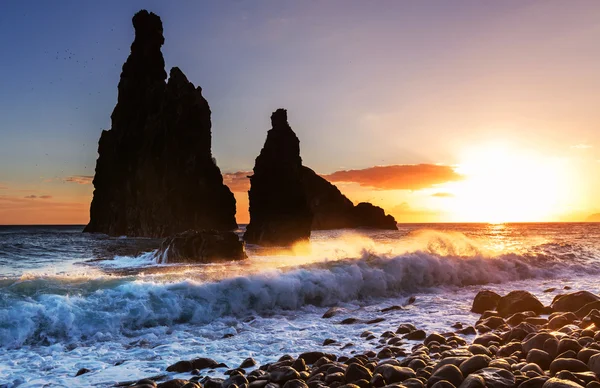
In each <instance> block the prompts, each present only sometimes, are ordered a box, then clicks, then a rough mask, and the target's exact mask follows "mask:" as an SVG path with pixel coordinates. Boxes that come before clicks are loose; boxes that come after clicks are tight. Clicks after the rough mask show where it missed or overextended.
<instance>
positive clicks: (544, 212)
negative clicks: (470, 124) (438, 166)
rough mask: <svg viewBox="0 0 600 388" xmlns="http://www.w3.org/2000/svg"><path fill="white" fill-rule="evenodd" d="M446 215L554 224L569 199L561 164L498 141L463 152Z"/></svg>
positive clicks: (474, 218)
mask: <svg viewBox="0 0 600 388" xmlns="http://www.w3.org/2000/svg"><path fill="white" fill-rule="evenodd" d="M456 171H457V172H458V173H460V174H462V175H463V176H464V177H465V179H464V180H463V181H461V182H457V183H456V184H455V185H454V187H453V188H452V191H453V194H454V195H455V200H454V201H453V203H452V204H451V205H450V206H451V210H450V213H451V214H452V217H453V218H454V219H455V220H456V221H463V222H489V223H502V222H538V221H540V222H541V221H555V220H556V219H557V217H558V215H559V213H560V211H561V209H562V207H563V205H564V204H565V203H568V199H569V198H568V197H569V187H570V185H569V179H568V175H567V166H566V161H565V160H562V159H560V158H553V157H545V156H542V155H540V154H537V153H534V152H531V151H526V150H519V149H517V148H514V147H511V146H509V145H507V144H503V143H499V142H497V143H492V144H486V145H480V146H478V147H474V148H472V149H469V150H467V151H465V152H464V155H463V158H462V162H461V163H460V164H459V165H458V166H457V168H456Z"/></svg>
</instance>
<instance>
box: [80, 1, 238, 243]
mask: <svg viewBox="0 0 600 388" xmlns="http://www.w3.org/2000/svg"><path fill="white" fill-rule="evenodd" d="M133 27H134V29H135V39H134V41H133V43H132V45H131V53H130V55H129V57H128V58H127V61H126V62H125V64H124V65H123V69H122V72H121V79H120V81H119V93H118V101H117V105H116V106H115V109H114V110H113V113H112V116H111V119H112V125H111V128H110V129H109V130H105V131H102V135H101V136H100V141H99V144H98V160H97V162H96V174H95V176H94V180H93V184H94V197H93V200H92V204H91V207H90V222H89V224H88V225H87V226H86V227H85V230H84V231H85V232H92V233H96V232H97V233H105V234H108V235H112V236H122V235H126V236H137V237H165V236H169V235H173V234H175V233H179V232H183V231H186V230H188V229H217V230H222V231H229V230H234V229H236V228H237V224H236V221H235V211H236V209H235V198H234V196H233V194H232V193H231V191H230V190H229V188H228V187H227V186H225V185H224V184H223V177H222V175H221V171H220V170H219V168H218V167H217V165H216V163H215V160H214V158H213V157H212V152H211V136H212V135H211V117H210V116H211V112H210V107H209V106H208V103H207V101H206V100H205V99H204V97H203V96H202V89H201V88H200V87H195V86H194V85H193V84H192V83H191V82H189V81H188V79H187V78H186V77H185V75H184V74H183V72H182V71H181V70H179V69H178V68H176V67H174V68H172V69H171V71H170V77H169V79H168V82H165V80H166V78H167V73H166V71H165V61H164V59H163V56H162V53H161V46H162V45H163V43H164V37H163V26H162V22H161V20H160V18H159V17H158V16H157V15H155V14H153V13H149V12H148V11H145V10H143V11H140V12H138V13H136V14H135V16H134V17H133Z"/></svg>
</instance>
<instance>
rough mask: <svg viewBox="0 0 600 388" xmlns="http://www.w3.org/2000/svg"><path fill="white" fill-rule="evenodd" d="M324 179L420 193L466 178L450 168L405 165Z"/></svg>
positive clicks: (330, 176) (369, 168) (347, 173)
mask: <svg viewBox="0 0 600 388" xmlns="http://www.w3.org/2000/svg"><path fill="white" fill-rule="evenodd" d="M323 178H325V179H327V180H328V181H330V182H334V183H335V182H347V183H358V184H359V185H361V186H364V187H371V188H374V189H379V190H420V189H425V188H429V187H432V186H435V185H438V184H441V183H446V182H452V181H458V180H461V179H463V177H462V175H460V174H458V173H457V172H456V171H454V169H453V168H452V167H451V166H445V165H438V164H402V165H392V166H375V167H368V168H364V169H362V170H343V171H336V172H334V173H332V174H329V175H323Z"/></svg>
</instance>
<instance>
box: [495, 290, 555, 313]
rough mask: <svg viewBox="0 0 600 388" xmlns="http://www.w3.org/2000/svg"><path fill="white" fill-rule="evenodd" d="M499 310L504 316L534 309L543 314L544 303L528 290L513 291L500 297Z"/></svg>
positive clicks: (535, 311)
mask: <svg viewBox="0 0 600 388" xmlns="http://www.w3.org/2000/svg"><path fill="white" fill-rule="evenodd" d="M497 310H498V313H499V314H500V315H501V316H503V317H508V316H509V315H512V314H514V313H519V312H523V311H533V312H534V313H536V314H541V313H542V312H543V310H544V305H543V304H542V302H540V301H539V300H538V299H537V298H536V297H535V296H533V295H532V294H531V293H530V292H528V291H511V292H509V293H508V294H506V295H504V296H503V297H501V298H500V300H499V301H498V308H497Z"/></svg>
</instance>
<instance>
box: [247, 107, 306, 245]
mask: <svg viewBox="0 0 600 388" xmlns="http://www.w3.org/2000/svg"><path fill="white" fill-rule="evenodd" d="M271 124H272V129H270V130H269V131H268V133H267V140H266V141H265V145H264V147H263V149H262V150H261V151H260V155H259V156H258V157H257V158H256V162H255V165H254V174H253V175H252V176H251V177H250V190H249V191H248V196H249V201H250V223H249V224H248V226H247V228H246V233H244V240H245V241H247V242H249V243H251V244H259V245H266V246H287V245H292V244H293V243H295V242H298V241H306V240H308V238H309V237H310V230H311V224H312V218H313V217H312V212H311V211H310V208H309V206H308V201H307V198H306V193H305V191H304V185H303V183H302V176H303V175H302V159H301V158H300V140H298V137H297V136H296V134H295V133H294V131H293V130H292V128H291V127H290V125H289V124H288V121H287V111H286V110H285V109H278V110H277V111H275V112H274V113H273V114H272V115H271Z"/></svg>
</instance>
